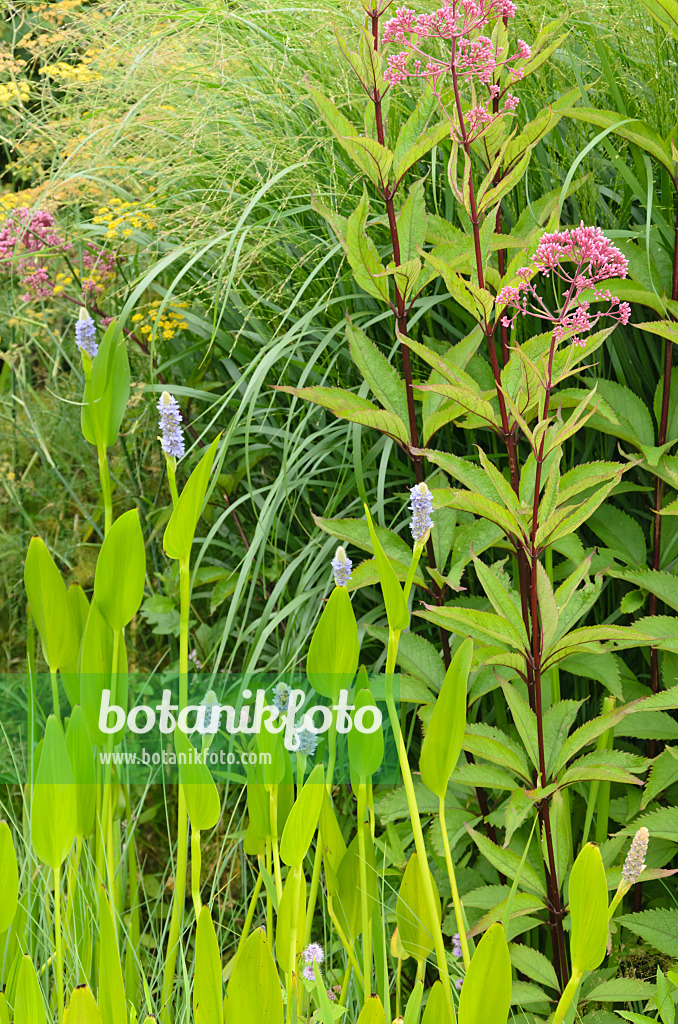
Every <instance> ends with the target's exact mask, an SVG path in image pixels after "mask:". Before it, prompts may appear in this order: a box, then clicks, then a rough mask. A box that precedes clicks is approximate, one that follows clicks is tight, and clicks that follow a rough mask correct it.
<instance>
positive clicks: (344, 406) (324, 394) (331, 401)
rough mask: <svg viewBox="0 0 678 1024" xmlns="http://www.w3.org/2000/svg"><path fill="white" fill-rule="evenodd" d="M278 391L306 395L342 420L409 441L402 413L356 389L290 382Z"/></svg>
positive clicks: (397, 439)
mask: <svg viewBox="0 0 678 1024" xmlns="http://www.w3.org/2000/svg"><path fill="white" fill-rule="evenodd" d="M275 390H276V391H286V392H287V394H288V395H295V396H296V397H297V398H303V399H304V400H305V401H307V402H313V403H314V404H315V405H322V406H323V407H324V408H325V409H329V410H330V412H333V413H334V415H335V416H338V417H339V419H342V420H348V421H349V423H360V424H362V425H363V426H364V427H372V428H373V429H374V430H378V431H379V432H380V433H382V434H386V435H387V436H388V437H392V438H393V439H394V440H396V441H401V442H402V443H403V444H407V442H408V440H409V433H408V430H407V427H406V426H405V424H404V422H403V421H402V420H401V419H400V417H399V416H397V415H396V414H395V413H392V412H389V411H388V410H387V409H380V408H379V407H378V406H376V405H375V404H374V403H373V402H369V401H368V400H367V399H366V398H361V397H360V396H359V395H354V394H353V392H352V391H344V390H343V388H323V387H309V388H293V387H288V386H287V385H285V386H280V387H276V389H275Z"/></svg>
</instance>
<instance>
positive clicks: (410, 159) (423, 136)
mask: <svg viewBox="0 0 678 1024" xmlns="http://www.w3.org/2000/svg"><path fill="white" fill-rule="evenodd" d="M439 111H440V107H439V105H438V102H437V100H436V97H435V96H434V95H433V92H432V91H431V89H430V88H428V87H427V89H426V91H425V92H424V93H422V95H421V97H420V99H419V101H418V103H417V105H416V107H415V108H414V110H413V111H412V113H411V114H410V116H409V117H408V119H407V120H406V121H405V123H404V124H403V126H402V128H401V129H400V132H399V133H398V138H397V141H396V145H395V150H394V154H393V174H394V178H395V183H396V185H397V184H398V182H399V181H400V180H401V179H402V177H403V175H404V174H405V173H406V171H408V170H409V169H410V167H412V166H413V165H414V164H415V163H416V162H417V161H418V160H421V158H422V157H423V156H426V154H427V153H428V152H429V151H430V150H431V149H433V147H434V146H437V145H438V144H439V143H441V142H443V141H444V140H445V139H449V137H450V122H449V121H448V120H447V118H445V119H444V120H442V121H437V122H436V123H435V124H431V125H429V121H430V120H431V118H432V117H434V116H435V115H436V114H437V113H439Z"/></svg>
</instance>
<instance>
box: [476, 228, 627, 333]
mask: <svg viewBox="0 0 678 1024" xmlns="http://www.w3.org/2000/svg"><path fill="white" fill-rule="evenodd" d="M532 264H533V266H532V267H522V268H521V269H520V270H519V271H518V272H517V276H518V278H520V283H519V284H518V285H517V286H513V285H507V286H506V287H505V288H502V290H501V291H500V292H499V294H498V295H497V298H496V302H497V305H499V306H504V307H512V308H513V309H515V313H514V314H513V316H511V317H509V316H507V315H504V316H502V318H501V322H502V324H503V325H504V327H510V326H511V325H512V323H513V321H514V320H515V318H516V317H517V316H518V315H522V316H527V314H528V313H529V314H530V316H534V317H537V319H539V320H545V321H547V322H548V323H551V324H553V337H554V339H555V340H556V341H562V339H563V337H564V336H565V335H566V334H570V333H571V332H572V331H574V332H575V336H574V337H573V338H572V344H573V345H578V346H580V347H581V348H584V347H585V345H586V341H585V340H584V339H583V338H582V335H584V334H588V333H589V332H590V331H592V330H593V328H594V327H595V326H596V325H597V324H598V322H599V320H601V319H602V318H603V317H612V319H614V320H617V322H618V323H620V324H627V323H628V322H629V318H630V316H631V307H630V305H629V304H628V302H620V301H619V299H618V298H617V296H616V295H613V294H612V293H611V292H610V290H609V289H607V288H606V289H604V290H597V291H596V292H595V296H596V301H602V302H607V303H608V306H607V308H604V309H601V310H600V311H598V312H594V313H592V312H591V304H590V303H589V302H585V301H579V297H580V295H581V294H582V292H584V291H586V290H587V289H589V288H594V289H595V287H596V285H597V284H599V283H600V282H601V281H608V280H610V279H611V278H624V277H626V274H627V272H628V260H627V259H626V257H625V256H624V255H623V253H621V252H620V251H619V249H617V247H616V246H615V245H613V244H612V242H610V240H609V239H607V238H606V237H605V235H604V234H603V232H602V231H601V229H600V228H593V227H586V226H585V225H584V224H583V222H582V224H580V226H579V227H578V228H573V229H572V230H567V231H555V232H553V233H552V234H546V235H543V236H542V238H541V240H540V242H539V245H538V246H537V251H536V252H535V254H534V256H533V257H532ZM572 265H573V266H572ZM535 269H536V270H538V271H539V272H540V273H541V274H542V275H543V276H544V277H548V276H550V275H551V274H553V275H554V276H555V277H557V278H559V279H560V280H561V281H562V282H563V286H564V288H565V295H564V298H563V303H562V306H561V307H560V309H559V310H557V311H556V312H555V313H554V312H552V311H551V310H550V309H549V308H548V307H547V306H546V304H545V303H544V301H543V299H541V298H540V296H539V294H538V293H537V289H536V288H535V286H534V284H533V283H532V277H533V275H534V272H535Z"/></svg>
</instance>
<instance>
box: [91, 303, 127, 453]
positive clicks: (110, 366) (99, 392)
mask: <svg viewBox="0 0 678 1024" xmlns="http://www.w3.org/2000/svg"><path fill="white" fill-rule="evenodd" d="M129 387H130V372H129V360H128V358H127V348H126V345H125V336H124V334H123V332H122V328H121V327H120V326H119V325H118V324H117V323H116V322H115V320H114V321H113V322H112V323H110V324H109V325H108V327H107V328H106V333H105V334H104V336H103V339H102V341H101V345H100V346H99V351H98V352H97V355H96V357H95V358H94V359H93V361H92V380H91V383H90V384H89V385H86V386H85V402H84V403H83V405H82V409H81V419H80V423H81V428H82V433H83V436H84V437H85V440H87V441H89V443H90V444H94V445H98V444H99V443H101V444H102V445H103V447H104V448H110V447H111V446H112V445H114V444H115V443H116V441H117V440H118V434H119V432H120V425H121V423H122V419H123V416H124V415H125V410H126V408H127V402H128V401H129Z"/></svg>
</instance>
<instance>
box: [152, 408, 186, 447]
mask: <svg viewBox="0 0 678 1024" xmlns="http://www.w3.org/2000/svg"><path fill="white" fill-rule="evenodd" d="M158 412H159V413H160V430H161V431H162V437H161V438H160V443H161V445H162V450H163V451H164V453H165V455H170V456H174V458H175V459H180V458H181V457H182V456H183V455H184V453H185V451H186V448H185V445H184V437H183V434H182V432H181V410H180V409H179V403H178V402H177V400H176V398H174V397H173V396H172V395H170V393H169V392H168V391H163V393H162V394H161V396H160V398H159V399H158Z"/></svg>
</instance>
